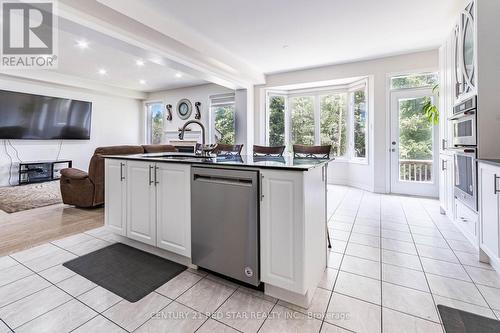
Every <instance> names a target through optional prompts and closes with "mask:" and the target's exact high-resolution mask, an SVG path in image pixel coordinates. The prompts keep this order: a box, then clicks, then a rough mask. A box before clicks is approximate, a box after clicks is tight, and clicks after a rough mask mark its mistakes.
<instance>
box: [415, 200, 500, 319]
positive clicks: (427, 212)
mask: <svg viewBox="0 0 500 333" xmlns="http://www.w3.org/2000/svg"><path fill="white" fill-rule="evenodd" d="M419 203H420V201H419ZM421 206H422V208H423V209H424V211H425V212H426V214H427V216H429V218H430V219H431V221H432V223H433V224H434V225H435V226H436V228H437V229H438V231H439V233H440V234H441V236H442V237H443V238H444V240H445V242H446V244H448V246H450V244H449V242H448V240H447V239H446V237H444V236H443V233H442V232H441V229H439V227H438V225H437V224H436V223H435V222H434V219H433V218H432V215H431V214H430V213H429V211H428V210H427V209H426V208H425V205H422V204H421ZM450 222H451V221H450ZM450 249H451V252H453V255H454V256H455V257H456V258H457V260H458V262H459V263H460V266H461V267H462V269H463V270H464V271H465V273H466V274H467V276H468V277H469V279H470V280H471V281H472V283H473V284H474V286H475V287H476V289H477V291H478V292H479V294H480V295H481V297H482V298H483V300H484V301H485V302H486V304H487V305H488V308H489V309H490V311H491V312H492V313H493V315H494V316H495V317H496V318H497V319H500V318H498V316H497V314H496V312H495V310H493V308H492V307H491V305H490V303H489V302H488V300H487V299H486V297H484V295H483V293H482V292H481V289H479V287H478V286H477V284H476V282H475V281H474V279H472V277H471V276H470V274H469V272H468V271H467V269H465V267H463V264H462V262H461V261H460V259H459V258H458V256H457V254H456V253H455V250H454V249H453V248H452V247H451V246H450ZM478 256H479V254H478ZM479 285H481V284H479Z"/></svg>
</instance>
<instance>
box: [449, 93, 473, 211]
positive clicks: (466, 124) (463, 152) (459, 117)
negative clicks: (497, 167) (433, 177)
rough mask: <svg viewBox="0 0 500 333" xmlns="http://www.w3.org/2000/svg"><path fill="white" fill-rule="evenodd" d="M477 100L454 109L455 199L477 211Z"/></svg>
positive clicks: (466, 102)
mask: <svg viewBox="0 0 500 333" xmlns="http://www.w3.org/2000/svg"><path fill="white" fill-rule="evenodd" d="M476 117H477V98H476V96H473V97H471V98H469V99H466V100H465V101H463V102H461V103H459V104H457V105H456V106H455V107H453V116H452V117H450V120H451V122H452V124H453V146H454V148H453V151H454V157H453V158H454V164H455V188H454V193H455V198H457V200H459V201H461V202H462V203H463V204H464V205H466V206H468V207H469V208H471V209H473V210H474V211H477V127H476V126H477V124H476Z"/></svg>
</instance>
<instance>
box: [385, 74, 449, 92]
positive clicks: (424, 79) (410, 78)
mask: <svg viewBox="0 0 500 333" xmlns="http://www.w3.org/2000/svg"><path fill="white" fill-rule="evenodd" d="M438 82H439V78H438V75H437V74H436V73H422V74H412V75H402V76H395V77H393V78H391V89H405V88H421V87H433V86H435V85H436V84H438Z"/></svg>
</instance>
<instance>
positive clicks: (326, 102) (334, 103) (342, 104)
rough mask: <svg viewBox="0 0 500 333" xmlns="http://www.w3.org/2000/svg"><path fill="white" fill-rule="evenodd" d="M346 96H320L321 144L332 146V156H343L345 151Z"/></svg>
mask: <svg viewBox="0 0 500 333" xmlns="http://www.w3.org/2000/svg"><path fill="white" fill-rule="evenodd" d="M346 100H347V94H336V95H326V96H321V101H320V107H321V119H320V120H321V121H320V128H321V144H322V145H332V154H333V155H334V156H343V155H345V153H346V149H347V123H346V117H347V114H346V112H347V110H346Z"/></svg>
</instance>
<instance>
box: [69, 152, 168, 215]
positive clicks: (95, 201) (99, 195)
mask: <svg viewBox="0 0 500 333" xmlns="http://www.w3.org/2000/svg"><path fill="white" fill-rule="evenodd" d="M175 151H176V149H175V147H174V146H171V145H144V146H110V147H99V148H97V149H96V150H95V151H94V155H93V156H92V158H91V159H90V163H89V171H88V172H85V171H83V170H79V169H75V168H68V169H63V170H61V181H60V185H61V195H62V199H63V202H64V203H65V204H68V205H75V206H77V207H82V208H89V207H95V206H99V205H102V204H103V203H104V157H103V156H104V155H133V154H144V153H160V152H175Z"/></svg>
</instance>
